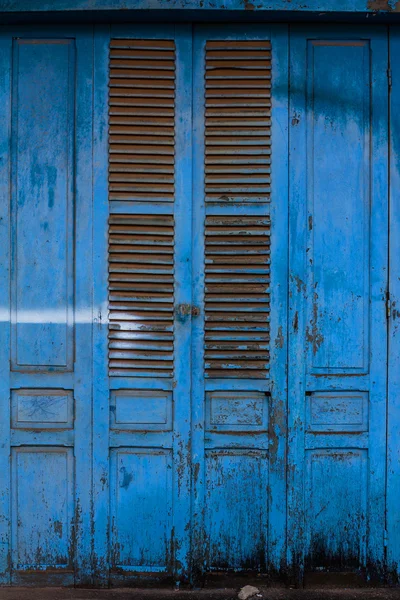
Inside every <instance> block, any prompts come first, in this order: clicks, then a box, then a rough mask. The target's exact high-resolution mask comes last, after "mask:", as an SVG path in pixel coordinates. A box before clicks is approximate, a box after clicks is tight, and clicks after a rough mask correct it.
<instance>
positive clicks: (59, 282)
mask: <svg viewBox="0 0 400 600" xmlns="http://www.w3.org/2000/svg"><path fill="white" fill-rule="evenodd" d="M0 45H1V52H0V54H1V58H0V61H1V66H0V73H1V75H0V77H1V86H0V93H1V106H2V110H1V126H0V136H1V144H0V145H1V162H0V165H1V166H0V169H1V203H0V207H1V208H0V210H1V218H0V228H1V233H0V236H1V260H0V277H1V286H0V288H1V291H0V294H1V311H2V313H1V348H0V352H1V358H0V363H1V367H0V370H1V374H0V386H1V403H0V411H1V413H0V428H1V434H0V435H1V447H0V456H1V475H2V486H1V494H0V514H1V518H0V572H1V582H2V583H9V582H10V581H12V582H13V583H19V584H23V583H29V584H33V583H34V584H36V585H39V584H41V583H53V584H57V583H63V584H65V583H67V584H71V583H81V584H85V583H89V582H90V581H91V564H90V562H91V558H90V555H91V535H90V529H91V525H90V514H91V489H90V480H91V448H90V446H91V395H92V379H91V328H92V313H91V304H92V301H91V273H90V269H91V193H92V192H91V156H92V148H91V143H92V142H91V122H92V90H91V79H92V31H91V30H86V29H79V28H68V29H66V28H54V27H53V28H51V30H50V29H39V28H35V30H31V29H22V30H18V31H15V30H14V31H9V32H4V31H2V33H1V35H0Z"/></svg>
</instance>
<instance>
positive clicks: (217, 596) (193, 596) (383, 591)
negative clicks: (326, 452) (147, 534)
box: [0, 586, 400, 600]
mask: <svg viewBox="0 0 400 600" xmlns="http://www.w3.org/2000/svg"><path fill="white" fill-rule="evenodd" d="M259 590H260V595H259V596H253V598H254V600H386V599H387V600H400V589H393V588H378V589H365V588H364V589H346V588H341V589H336V590H334V589H324V590H294V589H282V588H280V589H272V588H265V587H263V586H260V587H259ZM238 592H239V588H236V589H229V588H224V589H218V590H217V589H203V590H199V591H174V590H168V589H146V590H144V589H136V588H130V589H126V588H124V589H113V590H83V589H68V588H22V587H19V588H0V600H237V598H238ZM253 598H252V599H251V600H253Z"/></svg>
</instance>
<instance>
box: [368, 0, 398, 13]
mask: <svg viewBox="0 0 400 600" xmlns="http://www.w3.org/2000/svg"><path fill="white" fill-rule="evenodd" d="M367 9H368V10H377V11H385V12H400V2H399V1H398V0H397V1H396V0H394V1H393V0H368V3H367Z"/></svg>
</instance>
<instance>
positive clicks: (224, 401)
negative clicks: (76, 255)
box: [192, 25, 288, 573]
mask: <svg viewBox="0 0 400 600" xmlns="http://www.w3.org/2000/svg"><path fill="white" fill-rule="evenodd" d="M194 57H195V62H194V70H193V77H194V86H193V106H194V120H193V128H194V140H193V141H194V146H193V148H194V150H193V152H194V160H193V169H194V172H193V181H194V185H193V189H194V196H193V210H194V220H193V224H194V225H193V227H194V231H193V234H194V235H193V273H194V282H193V302H194V304H195V306H198V307H199V310H200V315H199V317H197V318H196V319H194V320H193V328H192V332H193V354H192V356H193V379H192V390H193V397H192V405H193V408H192V416H193V423H192V432H193V441H192V446H193V474H194V478H193V507H194V508H193V525H192V526H193V539H194V547H193V564H194V567H195V568H197V569H198V570H201V568H203V567H202V565H204V568H205V569H206V570H207V571H210V572H216V573H218V572H221V571H226V570H228V571H231V572H232V571H236V572H238V571H239V572H240V571H246V570H252V571H255V572H257V571H261V572H265V571H269V572H274V571H278V570H279V568H280V564H281V561H282V560H283V559H284V556H285V540H286V536H285V502H286V500H285V497H286V489H285V443H286V353H287V333H286V329H287V328H286V305H287V243H286V241H285V240H286V239H287V212H288V211H287V161H288V151H287V102H288V93H287V60H288V53H287V31H286V27H272V28H271V27H266V26H262V27H261V26H260V27H256V26H246V27H241V26H219V25H218V26H217V25H215V26H207V27H200V26H199V27H197V28H196V29H195V33H194Z"/></svg>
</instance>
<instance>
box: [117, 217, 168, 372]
mask: <svg viewBox="0 0 400 600" xmlns="http://www.w3.org/2000/svg"><path fill="white" fill-rule="evenodd" d="M173 306H174V219H173V217H172V216H170V215H158V216H157V215H152V216H147V215H123V214H121V215H120V214H118V215H117V214H115V215H111V216H110V223H109V323H110V325H109V371H110V375H118V376H134V375H138V376H147V375H148V376H157V377H171V376H172V373H173V350H174V331H173V323H174V320H173Z"/></svg>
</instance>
